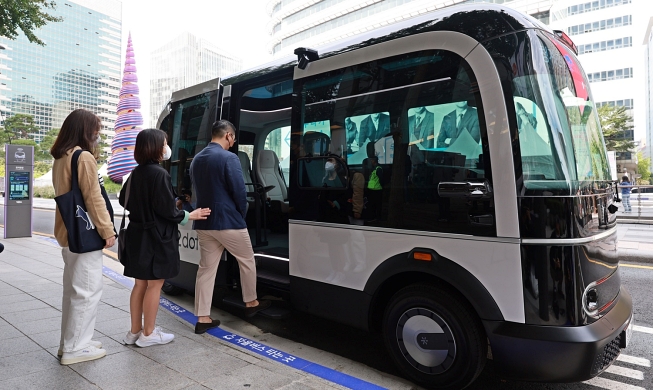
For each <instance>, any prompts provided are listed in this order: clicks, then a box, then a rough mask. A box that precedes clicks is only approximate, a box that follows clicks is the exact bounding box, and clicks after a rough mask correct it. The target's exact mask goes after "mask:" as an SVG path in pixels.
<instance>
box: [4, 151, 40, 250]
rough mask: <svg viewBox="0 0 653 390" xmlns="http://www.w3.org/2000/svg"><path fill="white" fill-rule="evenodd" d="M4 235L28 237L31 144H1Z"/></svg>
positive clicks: (29, 233) (32, 166)
mask: <svg viewBox="0 0 653 390" xmlns="http://www.w3.org/2000/svg"><path fill="white" fill-rule="evenodd" d="M5 161H6V163H5V210H4V211H5V221H4V222H5V229H4V230H5V235H4V238H16V237H31V236H32V190H33V189H32V183H33V177H34V147H33V146H26V145H10V144H7V145H5Z"/></svg>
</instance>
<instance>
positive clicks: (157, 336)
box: [136, 326, 175, 347]
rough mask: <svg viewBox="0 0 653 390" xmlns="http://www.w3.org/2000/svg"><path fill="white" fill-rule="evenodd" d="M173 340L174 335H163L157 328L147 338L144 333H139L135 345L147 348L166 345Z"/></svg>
mask: <svg viewBox="0 0 653 390" xmlns="http://www.w3.org/2000/svg"><path fill="white" fill-rule="evenodd" d="M174 338H175V335H174V334H172V333H165V332H163V331H162V330H161V328H159V327H158V326H157V327H156V328H154V331H153V332H152V334H150V335H149V336H145V333H143V332H141V335H140V336H138V340H136V345H138V346H139V347H149V346H150V345H156V344H168V343H169V342H171V341H172V340H174Z"/></svg>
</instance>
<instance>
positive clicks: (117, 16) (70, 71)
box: [0, 0, 122, 142]
mask: <svg viewBox="0 0 653 390" xmlns="http://www.w3.org/2000/svg"><path fill="white" fill-rule="evenodd" d="M49 12H50V13H51V14H53V15H56V16H61V17H62V18H63V21H62V22H58V23H53V22H51V23H48V24H47V25H45V26H44V27H42V28H40V29H38V30H36V34H37V36H38V37H39V38H40V39H41V40H42V41H43V42H45V44H46V45H45V46H39V45H37V44H36V43H30V42H29V41H28V40H27V38H26V37H25V35H23V34H22V33H21V35H20V36H19V37H18V38H17V39H16V40H10V39H7V38H4V37H0V45H2V46H3V47H5V50H0V121H4V119H5V118H6V117H9V116H11V115H14V114H29V115H32V116H33V117H34V121H35V123H36V124H37V125H38V127H39V131H38V133H36V134H30V136H31V137H32V138H34V140H36V141H37V142H39V141H40V140H41V139H42V137H43V136H44V135H45V134H46V133H47V132H48V131H50V130H51V129H53V128H58V127H60V126H61V124H62V123H63V120H64V119H65V118H66V116H67V115H68V114H69V113H70V112H71V111H73V110H75V109H77V108H84V109H88V110H90V111H93V112H94V113H96V114H98V115H99V116H100V118H101V119H102V132H103V133H104V134H106V135H107V136H108V137H109V139H111V138H112V136H113V127H114V122H115V119H116V105H117V104H118V91H119V90H120V45H121V34H122V23H121V18H122V3H121V2H120V1H118V0H102V1H100V0H65V1H57V8H56V10H54V11H49Z"/></svg>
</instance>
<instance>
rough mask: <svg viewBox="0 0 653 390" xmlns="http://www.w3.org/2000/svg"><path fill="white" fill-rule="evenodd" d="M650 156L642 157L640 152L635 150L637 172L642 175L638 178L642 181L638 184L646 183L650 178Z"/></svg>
mask: <svg viewBox="0 0 653 390" xmlns="http://www.w3.org/2000/svg"><path fill="white" fill-rule="evenodd" d="M650 167H651V158H650V157H644V154H642V152H637V173H639V174H640V175H642V176H641V177H640V180H641V182H642V183H639V184H648V182H649V180H650V179H651V168H650Z"/></svg>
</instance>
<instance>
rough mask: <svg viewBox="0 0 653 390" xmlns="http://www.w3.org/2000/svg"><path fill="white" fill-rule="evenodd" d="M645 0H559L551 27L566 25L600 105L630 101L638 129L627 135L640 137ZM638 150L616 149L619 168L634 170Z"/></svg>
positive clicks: (642, 125)
mask: <svg viewBox="0 0 653 390" xmlns="http://www.w3.org/2000/svg"><path fill="white" fill-rule="evenodd" d="M647 2H648V1H647V0H594V1H588V0H567V1H556V2H555V3H554V5H553V7H552V9H551V24H550V26H551V28H554V29H557V30H563V31H565V32H566V33H567V34H568V35H569V37H570V38H571V39H572V40H573V41H574V43H575V44H576V46H577V47H578V58H579V60H580V62H581V65H582V66H583V69H584V70H585V73H587V77H588V79H589V82H590V86H591V90H592V95H593V97H594V102H595V103H596V105H597V106H601V105H606V104H607V105H612V106H620V107H626V108H627V109H628V111H627V112H628V113H629V114H630V115H631V116H632V118H633V125H634V129H633V130H632V131H628V132H626V133H625V134H624V135H623V136H624V138H626V139H629V140H633V141H635V142H636V143H639V141H640V140H642V138H644V137H645V129H646V127H647V125H646V98H645V95H646V94H647V90H649V91H650V89H649V88H645V87H644V85H645V82H644V80H645V76H646V72H645V62H644V56H643V48H642V45H641V42H642V38H643V37H644V31H645V29H646V25H647V24H648V22H649V18H650V15H648V16H646V15H644V14H645V12H641V11H638V10H641V9H643V8H644V5H645V3H647ZM636 166H637V156H636V154H635V152H634V151H632V152H617V168H618V171H619V172H622V171H623V169H624V168H626V169H627V170H628V171H629V172H634V170H635V169H636Z"/></svg>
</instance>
